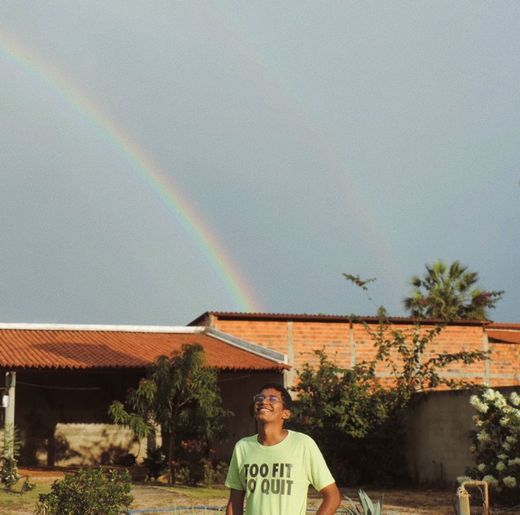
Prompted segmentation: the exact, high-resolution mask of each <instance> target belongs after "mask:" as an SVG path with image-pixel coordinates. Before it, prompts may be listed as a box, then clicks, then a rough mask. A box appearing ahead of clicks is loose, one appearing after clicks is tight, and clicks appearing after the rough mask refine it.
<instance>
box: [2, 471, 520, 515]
mask: <svg viewBox="0 0 520 515" xmlns="http://www.w3.org/2000/svg"><path fill="white" fill-rule="evenodd" d="M69 470H70V469H69ZM66 471H68V469H63V468H52V469H41V468H38V469H36V468H34V469H21V470H20V473H21V474H23V475H28V476H29V477H30V478H31V481H32V482H34V483H48V484H50V483H52V482H53V481H54V480H56V479H61V478H63V476H64V473H65V472H66ZM365 490H366V492H367V493H368V494H369V496H370V497H371V498H372V499H373V500H379V499H383V513H384V515H454V514H455V509H454V499H455V491H454V490H453V491H452V490H428V489H409V490H402V489H391V490H385V491H382V490H377V489H373V488H370V487H367V488H366V489H365ZM342 493H343V494H344V495H346V496H348V497H350V498H352V499H356V498H357V489H350V488H346V489H342ZM132 495H133V496H134V502H133V504H132V506H131V510H135V513H136V514H139V515H143V514H145V513H146V511H145V510H146V509H153V508H166V507H175V508H177V509H178V508H179V507H181V506H186V507H190V506H191V507H192V506H201V505H204V506H212V507H215V508H217V507H223V506H225V504H226V500H227V490H226V489H225V488H211V489H210V488H188V487H182V486H174V487H169V486H168V485H166V484H165V483H159V482H139V483H134V486H133V489H132ZM318 503H319V498H318V496H317V495H316V494H312V493H311V494H310V495H309V508H314V507H316V506H317V505H318ZM0 513H6V512H5V511H2V510H1V508H0ZM17 513H23V512H17ZM25 513H29V512H25ZM149 513H150V512H149ZM163 513H167V512H163ZM170 513H173V511H170ZM185 513H193V514H196V513H205V512H204V511H203V510H194V511H189V512H185ZM213 513H215V511H213ZM480 513H481V510H480V509H479V508H474V509H472V512H471V514H472V515H479V514H480ZM492 514H493V515H506V514H507V515H520V509H519V510H500V509H493V510H492Z"/></svg>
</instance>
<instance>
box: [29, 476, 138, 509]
mask: <svg viewBox="0 0 520 515" xmlns="http://www.w3.org/2000/svg"><path fill="white" fill-rule="evenodd" d="M131 486H132V485H131V481H130V474H129V473H128V471H123V472H119V471H116V470H103V469H100V468H97V469H80V470H79V471H78V472H77V473H75V474H67V475H66V476H65V479H63V480H60V481H55V482H54V483H53V485H52V487H51V492H50V493H48V494H41V495H40V500H39V503H38V506H37V513H38V514H41V515H47V514H48V515H51V514H57V515H101V514H102V515H117V514H118V513H120V512H121V511H122V509H123V508H128V506H129V505H130V503H131V502H132V500H133V498H132V496H131V495H130V489H131Z"/></svg>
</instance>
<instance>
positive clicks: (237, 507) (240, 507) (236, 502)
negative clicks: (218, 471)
mask: <svg viewBox="0 0 520 515" xmlns="http://www.w3.org/2000/svg"><path fill="white" fill-rule="evenodd" d="M245 495H246V493H245V492H244V491H243V490H234V489H233V488H231V489H230V490H229V500H228V503H227V507H226V515H242V514H243V513H244V497H245ZM325 513H327V512H325Z"/></svg>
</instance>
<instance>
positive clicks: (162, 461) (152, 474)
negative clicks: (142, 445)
mask: <svg viewBox="0 0 520 515" xmlns="http://www.w3.org/2000/svg"><path fill="white" fill-rule="evenodd" d="M143 463H144V464H145V466H146V468H147V469H148V476H147V479H154V480H155V481H157V480H158V479H159V476H161V475H162V474H164V473H165V472H166V470H167V468H168V461H167V460H166V454H165V452H164V451H163V450H162V449H161V448H157V449H148V450H147V452H146V458H145V459H144V460H143Z"/></svg>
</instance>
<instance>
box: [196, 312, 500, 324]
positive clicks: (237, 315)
mask: <svg viewBox="0 0 520 515" xmlns="http://www.w3.org/2000/svg"><path fill="white" fill-rule="evenodd" d="M210 315H214V316H216V317H217V318H220V319H221V320H233V319H235V320H268V321H282V320H283V321H289V320H299V321H306V322H331V323H345V322H356V321H357V322H362V323H367V324H377V323H379V320H380V319H379V317H378V316H367V315H363V316H357V315H323V314H319V315H313V314H308V313H300V314H295V313H247V312H232V311H206V312H204V313H202V314H201V315H200V316H198V317H197V318H195V319H194V320H192V321H191V322H189V324H188V326H191V324H194V326H195V325H197V324H199V323H200V322H201V321H202V320H203V319H204V318H205V317H208V316H210ZM386 320H387V321H388V322H390V323H392V324H416V323H418V322H420V323H421V324H424V325H433V324H446V325H469V326H488V325H489V324H491V323H492V322H491V321H489V320H453V321H450V322H446V321H443V320H438V319H417V318H412V317H392V316H389V317H387V318H386Z"/></svg>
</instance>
